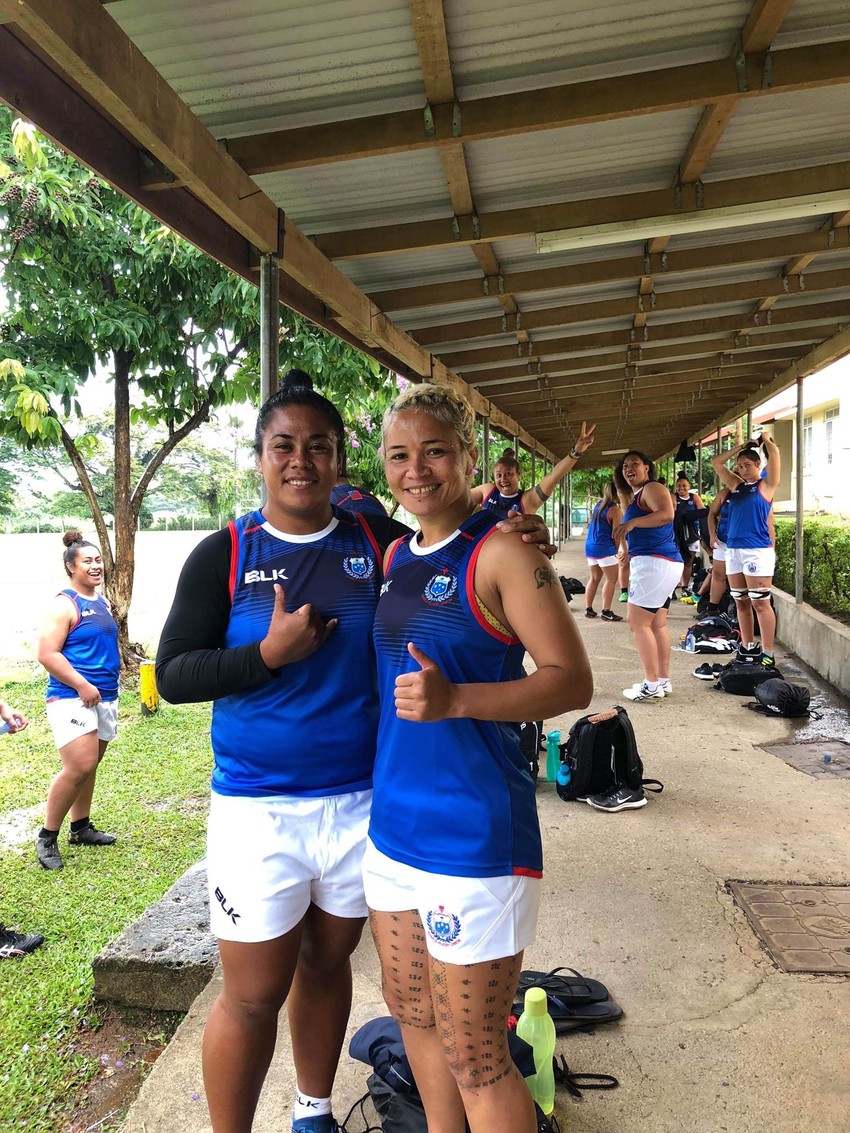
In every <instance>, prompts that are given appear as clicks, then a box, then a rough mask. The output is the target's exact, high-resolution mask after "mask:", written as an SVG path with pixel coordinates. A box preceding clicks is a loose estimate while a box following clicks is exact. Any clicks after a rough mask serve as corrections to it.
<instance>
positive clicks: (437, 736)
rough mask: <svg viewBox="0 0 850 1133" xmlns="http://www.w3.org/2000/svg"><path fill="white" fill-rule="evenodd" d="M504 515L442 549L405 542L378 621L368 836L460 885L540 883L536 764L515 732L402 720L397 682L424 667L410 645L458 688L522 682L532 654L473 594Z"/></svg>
mask: <svg viewBox="0 0 850 1133" xmlns="http://www.w3.org/2000/svg"><path fill="white" fill-rule="evenodd" d="M497 522H498V517H497V516H494V515H492V514H490V513H488V512H487V511H481V512H476V513H475V514H474V515H473V516H471V517H470V518H469V519H468V520H466V522H465V523H463V524H462V525H461V528H460V530H459V531H458V532H457V533H456V534H454V535H453V536H451V537H450V538H449V539H448V540H446V541H444V542H443V543H441V544H438V545H435V546H433V547H428V548H419V547H418V545H417V544H416V542H415V539H416V536H413V537H412V539H402V540H401V541H399V542H398V543H397V544H396V545H395V547H394V550H393V553H392V559H391V562H390V565H389V568H388V570H387V574H386V580H385V582H384V586H383V588H382V592H381V598H380V601H379V602H378V612H377V615H376V619H375V650H376V653H377V657H378V683H379V687H380V691H381V725H380V729H379V732H378V755H377V760H376V765H375V794H374V799H373V805H372V818H371V825H370V837H371V838H372V841H373V842H374V843H375V845H376V846H377V847H378V849H379V850H381V852H382V853H384V854H386V855H387V856H388V857H390V858H392V859H393V860H394V861H399V862H405V863H406V864H408V865H411V866H414V867H415V868H417V869H423V870H428V871H430V872H432V873H445V874H451V875H453V876H457V877H503V876H506V875H508V874H512V873H524V874H531V875H533V876H539V875H540V873H541V870H542V863H543V858H542V848H541V842H540V829H539V825H538V821H537V806H536V802H535V797H534V782H533V780H532V778H531V775H530V773H529V770H528V762H527V760H526V759H525V758H524V757H523V755H522V753H521V752H520V749H519V739H518V729H517V728H516V726H515V725H512V724H504V723H497V722H493V721H487V720H472V719H461V720H441V721H438V722H435V723H428V724H420V723H415V722H413V721H409V720H400V719H399V718H398V716H397V715H396V711H395V702H394V697H395V679H396V677H397V676H399V675H401V674H402V673H410V672H416V671H418V670H419V666H418V665H417V663H416V662H415V661H414V660H413V658H412V657H411V656H410V654H409V653H408V651H407V643H408V642H409V641H412V642H413V643H414V644H415V645H417V646H418V647H419V648H420V649H421V650H422V651H423V652H424V653H426V654H427V655H428V656H429V657H431V658H432V659H433V660H434V661H435V662H436V663H437V665H439V667H440V669H441V670H442V672H443V674H444V675H445V676H446V678H447V679H448V680H450V681H452V682H457V683H465V684H473V683H488V682H495V681H512V680H518V679H519V678H521V677H523V675H524V671H523V668H522V658H523V654H524V648H523V646H522V644H521V642H519V641H518V639H517V638H514V637H508V636H506V635H505V634H503V633H501V632H499V631H498V630H497V629H495V628H494V627H492V626H491V625H489V624H488V622H487V620H486V619H485V617H484V615H483V614H482V613H481V611H480V610H479V608H478V606H477V604H476V599H475V593H474V589H473V582H474V575H475V562H476V559H477V557H478V553H479V551H480V548H481V547H482V545H483V543H484V541H485V540H486V539H487V538H488V537H489V536H490V535H491V534H492V532H493V530H494V526H495V524H496V523H497Z"/></svg>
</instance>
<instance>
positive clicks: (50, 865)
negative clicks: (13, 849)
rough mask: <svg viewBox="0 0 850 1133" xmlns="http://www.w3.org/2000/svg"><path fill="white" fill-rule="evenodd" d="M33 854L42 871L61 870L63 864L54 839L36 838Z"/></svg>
mask: <svg viewBox="0 0 850 1133" xmlns="http://www.w3.org/2000/svg"><path fill="white" fill-rule="evenodd" d="M35 852H36V854H37V855H38V860H39V861H40V862H41V865H42V868H43V869H62V868H63V867H64V862H63V861H62V855H61V854H60V853H59V845H58V843H57V841H56V839H55V838H36V840H35Z"/></svg>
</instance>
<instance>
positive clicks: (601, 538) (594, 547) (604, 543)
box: [584, 502, 617, 559]
mask: <svg viewBox="0 0 850 1133" xmlns="http://www.w3.org/2000/svg"><path fill="white" fill-rule="evenodd" d="M613 506H614V505H613V504H606V505H605V506H604V507H603V506H602V503H601V502H600V503H598V504H597V505H596V507H595V508H594V509H593V511H592V512H591V515H590V523H588V525H587V537H586V538H585V541H584V553H585V556H586V557H587V558H589V559H605V558H608V556H609V555H616V553H617V544H616V543H615V542H614V536H613V535H612V533H611V519H610V515H611V508H612V507H613Z"/></svg>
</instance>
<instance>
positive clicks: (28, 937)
mask: <svg viewBox="0 0 850 1133" xmlns="http://www.w3.org/2000/svg"><path fill="white" fill-rule="evenodd" d="M28 724H29V720H28V719H27V718H26V716H25V715H24V714H23V712H19V711H18V710H17V708H12V706H11V705H10V704H7V703H6V701H5V700H0V731H3V732H8V733H9V734H10V735H12V736H14V735H15V733H16V732H22V731H23V730H24V728H26V726H27V725H28ZM43 943H44V937H43V936H42V935H41V933H38V932H15V930H14V929H11V928H7V927H6V926H5V925H4V924H0V960H11V959H13V958H14V959H19V958H20V957H22V956H26V954H27V953H28V952H35V950H36V948H38V947H39V945H40V944H43Z"/></svg>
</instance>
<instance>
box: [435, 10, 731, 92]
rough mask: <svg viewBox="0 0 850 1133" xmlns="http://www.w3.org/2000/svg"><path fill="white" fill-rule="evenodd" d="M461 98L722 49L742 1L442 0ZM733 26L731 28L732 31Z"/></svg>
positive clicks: (716, 54)
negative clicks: (518, 2) (515, 1)
mask: <svg viewBox="0 0 850 1133" xmlns="http://www.w3.org/2000/svg"><path fill="white" fill-rule="evenodd" d="M444 9H445V13H446V27H447V30H448V37H449V44H450V46H451V52H452V67H453V71H454V76H455V84H456V86H457V89H458V92H459V94H460V97H461V98H480V97H482V95H484V94H485V93H486V94H494V93H508V92H510V91H512V90H535V89H538V88H540V87H543V86H550V85H553V84H556V83H569V82H578V81H580V80H581V79H585V78H601V77H604V76H606V75H614V74H620V75H623V74H630V73H633V72H635V71H640V70H644V69H645V68H653V67H657V66H658V59H659V55H661V57H663V59H664V65H665V66H673V65H675V64H678V63H684V62H692V61H694V60H696V59H717V58H720V57H721V56H723V55H726V54H728V53H729V52H730V51H731V49H732V46H733V45H734V42H735V32H737V29H739V28H741V27H743V25H744V22H745V21H746V19H747V15H748V13H749V9H750V4H749V2H748V0H715V2H714V3H711V4H706V3H702V2H700V0H681V2H680V3H677V4H674V5H669V4H666V5H665V4H659V3H657V0H629V3H628V4H627V5H625V4H623V3H622V2H620V0H569V2H568V3H564V0H523V3H522V4H521V5H517V4H516V3H513V2H511V0H446V3H445V5H444ZM732 29H735V32H733V31H732Z"/></svg>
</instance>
